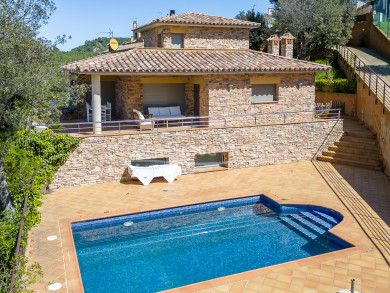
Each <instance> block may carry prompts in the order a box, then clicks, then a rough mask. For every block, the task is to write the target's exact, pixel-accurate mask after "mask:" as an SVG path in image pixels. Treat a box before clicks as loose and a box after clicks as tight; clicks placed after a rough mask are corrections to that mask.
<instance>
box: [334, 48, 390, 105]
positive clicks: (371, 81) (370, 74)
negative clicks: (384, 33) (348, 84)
mask: <svg viewBox="0 0 390 293" xmlns="http://www.w3.org/2000/svg"><path fill="white" fill-rule="evenodd" d="M337 50H338V52H339V54H340V55H341V56H342V57H343V58H344V60H345V61H346V62H347V63H348V65H349V66H351V67H352V68H353V69H354V70H355V72H356V74H357V75H358V76H359V77H360V78H361V79H362V80H363V82H364V83H365V84H366V85H367V86H368V88H369V89H370V91H371V92H372V93H373V94H375V96H376V97H377V98H378V100H379V101H380V102H382V104H383V106H384V108H386V109H387V110H390V85H389V84H387V83H386V82H385V81H384V80H383V79H382V78H381V77H380V76H379V75H378V74H376V73H375V72H374V71H373V70H372V69H371V67H370V66H368V65H367V64H365V63H364V62H363V61H362V60H361V59H360V58H359V57H358V56H357V55H356V54H355V53H353V52H352V51H351V50H349V49H348V48H347V47H345V46H338V47H337Z"/></svg>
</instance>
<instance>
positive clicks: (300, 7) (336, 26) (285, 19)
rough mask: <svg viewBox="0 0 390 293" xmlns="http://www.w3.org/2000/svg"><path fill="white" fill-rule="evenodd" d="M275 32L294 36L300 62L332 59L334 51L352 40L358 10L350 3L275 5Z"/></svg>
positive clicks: (295, 0) (325, 0)
mask: <svg viewBox="0 0 390 293" xmlns="http://www.w3.org/2000/svg"><path fill="white" fill-rule="evenodd" d="M274 8H275V12H274V15H273V16H274V17H275V20H276V28H277V29H278V30H279V31H281V32H283V33H285V32H291V33H292V34H293V35H294V36H295V38H296V40H295V44H296V46H295V54H296V55H297V56H298V58H300V59H311V60H314V59H321V58H325V59H326V58H329V56H330V54H331V47H332V46H335V45H342V44H345V43H346V42H347V41H348V40H349V39H350V37H351V29H352V26H353V24H354V18H355V8H354V6H353V4H352V3H350V2H349V1H347V0H278V1H274Z"/></svg>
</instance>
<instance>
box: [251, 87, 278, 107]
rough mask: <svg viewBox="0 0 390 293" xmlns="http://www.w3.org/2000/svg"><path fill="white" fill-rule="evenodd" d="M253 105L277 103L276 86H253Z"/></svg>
mask: <svg viewBox="0 0 390 293" xmlns="http://www.w3.org/2000/svg"><path fill="white" fill-rule="evenodd" d="M251 100H252V103H258V102H271V101H276V84H252V99H251Z"/></svg>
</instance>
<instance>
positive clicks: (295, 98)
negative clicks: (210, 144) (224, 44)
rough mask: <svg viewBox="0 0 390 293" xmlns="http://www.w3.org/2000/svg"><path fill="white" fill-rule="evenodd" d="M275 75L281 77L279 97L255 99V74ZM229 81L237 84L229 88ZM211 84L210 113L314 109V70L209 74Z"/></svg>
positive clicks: (259, 75) (258, 76)
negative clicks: (257, 100) (299, 84)
mask: <svg viewBox="0 0 390 293" xmlns="http://www.w3.org/2000/svg"><path fill="white" fill-rule="evenodd" d="M275 77H276V78H280V82H279V83H278V84H276V101H272V102H258V103H252V101H251V97H252V84H251V78H260V79H261V78H264V79H266V78H275ZM299 82H302V86H300V87H299V88H298V83H299ZM229 83H230V84H232V85H233V87H232V89H230V90H229V89H227V84H229ZM207 84H208V96H209V97H208V100H209V115H210V116H216V115H231V114H255V113H267V112H287V111H288V112H291V111H306V110H307V111H312V110H314V99H315V85H314V84H315V82H314V74H313V73H305V74H241V75H239V74H237V75H219V76H214V75H209V76H208V77H207ZM301 115H302V114H301ZM242 119H245V118H242ZM248 119H252V118H248ZM267 119H270V118H269V117H268V118H267ZM299 119H300V120H302V118H298V120H299ZM268 121H269V122H271V121H270V120H268Z"/></svg>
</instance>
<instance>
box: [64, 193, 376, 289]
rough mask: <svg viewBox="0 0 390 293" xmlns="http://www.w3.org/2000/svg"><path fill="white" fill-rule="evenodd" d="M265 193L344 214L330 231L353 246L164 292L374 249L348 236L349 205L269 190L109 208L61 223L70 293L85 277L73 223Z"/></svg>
mask: <svg viewBox="0 0 390 293" xmlns="http://www.w3.org/2000/svg"><path fill="white" fill-rule="evenodd" d="M261 194H262V195H265V196H266V197H268V198H270V199H271V200H273V201H275V202H276V203H278V204H280V205H292V206H295V205H303V206H307V205H311V206H316V207H323V208H327V209H330V210H333V211H335V212H337V213H339V214H341V215H342V216H343V220H342V221H341V222H340V223H339V224H338V225H336V226H334V227H333V228H332V229H330V230H329V232H330V233H331V235H332V234H333V235H334V236H337V237H339V238H341V239H342V240H343V241H345V242H347V243H349V244H351V245H352V247H351V248H345V249H342V250H338V251H334V252H328V253H325V254H321V255H316V256H312V257H308V258H303V259H299V260H294V261H290V262H286V263H281V264H276V265H273V266H269V267H264V268H259V269H255V270H251V271H246V272H242V273H238V274H234V275H229V276H224V277H220V278H216V279H212V280H207V281H203V282H199V283H194V284H190V285H186V286H182V287H178V288H173V289H169V290H165V291H162V292H164V293H180V292H195V291H199V290H204V289H208V288H213V287H216V286H219V285H223V284H227V283H232V282H237V281H241V280H248V279H250V278H253V277H256V276H265V275H268V274H271V273H276V272H281V271H283V270H285V269H286V268H294V267H299V266H306V265H308V264H314V263H320V262H322V261H324V260H327V259H333V258H338V257H345V256H349V255H353V254H358V253H362V252H368V251H373V248H372V247H370V246H367V245H363V244H360V242H359V239H356V238H354V237H352V236H349V235H345V234H344V232H345V230H346V229H348V228H349V226H350V225H351V224H352V223H353V222H354V219H353V217H352V215H351V214H350V213H349V212H348V210H347V209H345V208H335V207H328V206H326V204H324V205H321V206H320V205H318V202H314V201H310V200H286V199H280V198H279V197H278V196H277V195H275V194H272V193H269V192H251V193H248V194H245V195H241V196H237V195H231V196H223V197H221V196H219V197H212V198H207V200H203V201H201V200H199V201H194V200H186V201H181V202H177V203H174V204H165V203H161V204H159V205H158V206H155V205H154V206H146V207H143V208H141V209H140V208H137V209H127V210H121V211H113V212H110V211H107V212H105V213H103V214H102V213H99V214H89V215H80V216H79V217H77V218H64V219H60V220H59V226H60V232H61V242H62V247H63V253H64V262H65V272H66V282H67V287H68V292H74V293H83V292H84V289H83V284H82V279H81V274H80V270H79V265H78V260H77V254H76V248H75V244H74V241H73V234H72V228H71V224H72V223H77V222H83V221H92V220H96V219H99V218H108V217H118V216H125V215H127V214H132V213H143V212H149V211H158V210H162V209H169V208H177V207H180V206H185V205H196V204H202V203H205V202H213V201H220V200H229V199H241V198H245V197H250V196H256V195H261Z"/></svg>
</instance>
